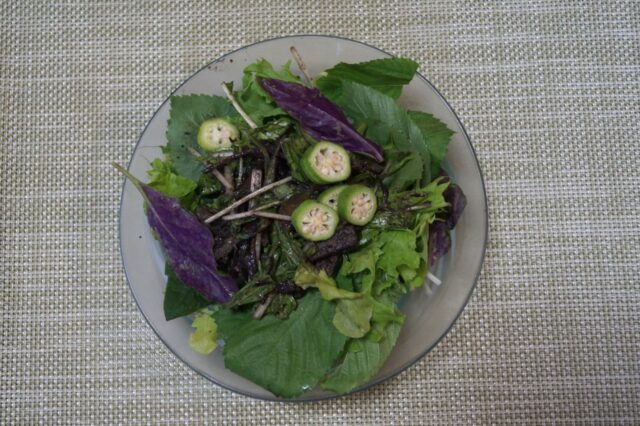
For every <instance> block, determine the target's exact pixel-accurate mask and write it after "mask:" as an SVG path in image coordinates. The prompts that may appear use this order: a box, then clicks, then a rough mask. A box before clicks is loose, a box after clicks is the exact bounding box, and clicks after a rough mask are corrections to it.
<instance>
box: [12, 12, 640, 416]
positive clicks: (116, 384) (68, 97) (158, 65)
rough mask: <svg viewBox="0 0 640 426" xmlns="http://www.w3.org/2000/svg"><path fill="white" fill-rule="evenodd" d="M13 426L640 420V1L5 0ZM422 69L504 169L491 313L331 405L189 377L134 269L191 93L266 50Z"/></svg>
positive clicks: (470, 317) (483, 302) (492, 166)
mask: <svg viewBox="0 0 640 426" xmlns="http://www.w3.org/2000/svg"><path fill="white" fill-rule="evenodd" d="M0 12H1V19H2V21H1V26H0V31H1V38H0V54H1V58H0V64H1V65H0V102H1V108H2V109H1V113H2V115H1V116H0V138H1V139H0V140H1V145H0V188H1V190H0V223H1V227H0V238H1V240H0V277H1V282H0V362H1V365H0V374H1V380H0V423H3V424H36V423H52V424H53V423H60V424H62V423H65V424H68V423H75V424H130V423H149V424H160V423H165V422H166V423H185V422H190V423H205V422H207V423H229V424H250V423H255V424H273V425H284V424H307V423H309V424H323V423H327V424H374V423H376V424H403V425H404V424H427V423H456V424H460V423H507V422H517V423H521V422H527V423H529V422H530V423H543V422H556V421H557V422H578V423H583V422H593V423H625V422H626V423H635V424H638V423H640V396H639V395H640V355H639V353H640V338H639V336H640V310H639V307H640V303H639V302H640V279H639V278H638V277H639V276H640V219H639V214H640V202H639V200H640V190H639V187H640V172H639V171H638V170H639V168H640V142H639V140H640V139H639V136H638V134H639V132H640V81H639V80H640V42H639V40H640V34H639V32H640V5H639V3H638V2H634V1H615V0H598V1H575V2H574V1H566V0H564V1H562V0H558V1H526V2H524V1H523V2H521V3H516V2H509V1H505V2H492V1H485V2H475V1H448V0H437V1H430V2H421V1H415V2H407V1H358V2H354V3H352V4H351V5H349V4H348V2H344V1H319V2H315V1H314V2H311V1H308V2H284V3H283V4H282V5H280V6H275V5H272V3H271V2H268V1H264V0H246V1H235V2H230V1H224V2H216V3H215V4H213V3H212V4H207V3H206V2H195V1H186V0H182V1H178V2H175V3H173V2H163V1H147V0H145V1H138V2H126V1H125V2H113V3H83V2H51V3H50V4H41V3H40V2H35V1H34V2H22V1H20V2H18V1H16V2H9V1H5V2H2V4H1V5H0ZM294 33H324V34H335V35H341V36H346V37H350V38H354V39H357V40H361V41H365V42H368V43H370V44H373V45H375V46H378V47H381V48H383V49H385V50H388V51H390V52H393V53H395V54H400V55H404V56H408V57H412V58H415V59H416V60H417V61H418V62H419V63H420V64H421V70H422V71H423V72H424V73H425V74H426V76H427V77H428V78H429V79H430V80H431V81H432V82H433V83H434V84H435V85H436V86H437V87H438V88H439V89H440V90H441V91H442V93H443V94H444V96H445V97H446V98H447V99H448V100H449V101H450V102H451V104H452V105H453V107H454V108H455V109H456V110H457V112H458V114H459V116H460V117H461V119H462V121H463V122H464V124H465V126H466V128H467V130H468V132H469V135H470V137H471V139H472V141H473V142H474V145H475V148H476V150H477V152H478V156H479V159H480V162H481V165H482V168H483V171H484V173H485V177H486V184H487V192H488V197H489V209H490V226H491V228H490V240H491V241H490V243H489V246H488V251H487V258H486V262H485V266H484V272H483V274H482V277H481V279H480V281H479V285H478V288H477V291H476V294H475V295H474V297H473V298H472V300H471V302H470V304H469V306H468V307H467V309H466V310H465V312H464V314H463V315H462V316H461V318H460V320H459V321H458V322H457V324H456V325H455V326H454V328H453V329H452V331H451V332H450V333H449V335H448V336H447V337H446V338H445V339H444V341H443V342H442V343H441V344H440V345H438V347H437V348H436V349H435V350H434V351H433V352H431V353H430V354H429V355H428V356H426V357H425V359H423V360H422V361H421V362H419V363H418V364H416V365H415V366H413V367H412V368H410V369H409V370H408V371H406V372H404V373H402V374H401V375H400V376H399V377H397V378H395V379H393V380H390V381H388V382H387V383H385V384H383V385H380V386H377V387H375V388H373V389H371V390H369V391H366V392H362V393H359V394H356V395H352V396H348V397H345V398H341V399H336V400H330V401H327V402H318V403H306V404H288V403H269V402H262V401H257V400H252V399H249V398H246V397H243V396H239V395H235V394H232V393H230V392H228V391H226V390H223V389H220V388H218V387H217V386H216V385H214V384H211V383H209V382H207V381H206V380H204V379H203V378H201V377H199V376H198V375H197V374H196V373H194V372H193V371H191V370H190V369H189V368H187V367H186V366H185V365H183V364H182V363H181V362H180V361H178V360H177V359H176V358H175V357H174V356H173V355H172V354H171V353H170V352H169V351H168V350H167V349H166V348H165V347H164V346H163V344H162V343H161V342H160V341H159V340H158V339H157V338H156V336H155V335H154V333H153V332H152V331H151V328H150V327H149V326H148V325H147V324H146V323H145V321H144V319H143V318H142V316H141V315H140V314H139V313H138V311H137V309H136V306H135V303H134V302H133V299H132V296H131V295H130V293H129V290H128V287H127V285H126V282H125V278H124V274H123V270H122V266H121V263H120V258H119V253H118V238H117V222H118V215H117V211H118V206H119V195H120V189H121V184H122V178H121V177H120V176H119V175H118V174H117V173H116V172H115V171H114V170H113V169H112V168H111V167H110V166H109V165H108V164H109V162H110V161H113V160H116V161H119V162H122V163H125V162H126V161H127V160H128V158H129V156H130V154H131V152H132V150H133V147H134V145H135V143H136V140H137V138H138V136H139V134H140V132H141V131H142V129H143V127H144V125H145V123H146V121H147V120H148V119H149V118H150V117H151V115H152V113H153V111H154V110H155V109H156V108H157V107H158V105H159V104H160V103H161V102H162V100H163V99H164V98H165V97H166V96H167V95H168V94H169V93H170V92H171V90H172V89H173V88H175V87H176V86H177V85H178V84H179V83H180V82H181V81H182V80H183V79H185V78H186V77H188V76H189V75H190V74H191V73H192V72H194V71H195V70H196V69H198V68H199V67H200V66H201V65H203V64H205V63H207V62H209V61H210V60H212V59H213V58H215V57H217V56H219V55H221V54H223V53H225V52H227V51H230V50H233V49H236V48H238V47H240V46H243V45H245V44H248V43H251V42H255V41H258V40H261V39H265V38H270V37H274V36H279V35H283V34H294Z"/></svg>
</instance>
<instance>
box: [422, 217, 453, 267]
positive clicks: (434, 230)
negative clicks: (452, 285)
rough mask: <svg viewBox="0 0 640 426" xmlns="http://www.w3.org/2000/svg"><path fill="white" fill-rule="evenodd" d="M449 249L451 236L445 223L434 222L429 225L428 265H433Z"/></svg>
mask: <svg viewBox="0 0 640 426" xmlns="http://www.w3.org/2000/svg"><path fill="white" fill-rule="evenodd" d="M449 249H451V236H450V235H449V228H448V227H447V224H446V223H445V222H442V221H440V220H436V221H435V222H433V223H432V224H431V225H429V242H428V250H429V265H433V264H434V263H435V262H436V260H437V259H438V258H440V257H442V256H444V255H445V254H447V252H448V251H449Z"/></svg>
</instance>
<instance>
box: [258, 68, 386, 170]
mask: <svg viewBox="0 0 640 426" xmlns="http://www.w3.org/2000/svg"><path fill="white" fill-rule="evenodd" d="M258 82H259V83H260V86H261V87H262V88H263V89H264V90H265V92H267V93H268V94H269V95H270V96H271V98H272V99H273V101H274V102H275V103H276V104H277V105H278V106H279V107H280V108H282V109H283V110H285V111H286V112H287V113H289V115H291V116H292V117H293V118H295V119H296V120H297V121H298V122H299V123H300V126H301V127H302V128H303V129H304V130H305V131H306V132H307V133H309V134H310V135H311V136H313V137H314V138H316V139H320V140H325V141H329V142H334V143H337V144H339V145H342V146H343V147H344V148H345V149H346V150H348V151H352V152H357V153H359V154H365V155H368V156H370V157H373V158H374V159H375V160H376V161H382V160H383V159H384V158H383V156H382V148H381V147H380V146H379V145H376V144H375V143H373V142H371V141H370V140H369V139H367V138H365V137H364V136H362V135H361V134H360V133H358V131H357V130H356V129H354V128H353V126H351V124H350V123H349V120H348V119H347V117H346V116H345V115H344V113H343V112H342V110H341V109H340V108H339V107H338V106H337V105H335V104H333V103H332V102H331V101H329V99H327V98H325V97H324V96H323V95H322V94H321V93H320V91H319V90H318V89H314V88H310V87H306V86H303V85H301V84H297V83H290V82H286V81H282V80H275V79H270V78H259V79H258Z"/></svg>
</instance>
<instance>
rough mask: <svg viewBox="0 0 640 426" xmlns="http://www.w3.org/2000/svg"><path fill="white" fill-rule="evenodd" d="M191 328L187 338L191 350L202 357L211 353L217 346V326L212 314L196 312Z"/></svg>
mask: <svg viewBox="0 0 640 426" xmlns="http://www.w3.org/2000/svg"><path fill="white" fill-rule="evenodd" d="M191 327H193V328H195V331H193V332H192V333H191V335H190V336H189V346H191V349H193V350H194V351H196V352H198V353H200V354H203V355H207V354H210V353H211V352H213V350H214V349H215V348H216V347H217V346H218V342H217V339H218V326H217V324H216V320H215V319H213V316H212V312H211V311H208V310H204V311H201V312H198V313H197V314H196V317H195V318H194V319H193V322H192V323H191Z"/></svg>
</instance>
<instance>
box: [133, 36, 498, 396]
mask: <svg viewBox="0 0 640 426" xmlns="http://www.w3.org/2000/svg"><path fill="white" fill-rule="evenodd" d="M290 46H296V48H297V49H298V51H299V52H300V53H301V54H302V56H303V57H304V59H305V62H306V63H307V65H308V67H309V69H310V71H311V73H312V74H315V73H319V72H321V71H322V70H324V69H326V68H330V67H331V66H333V65H335V64H336V63H338V62H361V61H366V60H370V59H377V58H384V57H388V56H390V55H388V54H387V53H385V52H383V51H380V50H378V49H376V48H374V47H371V46H368V45H365V44H362V43H359V42H355V41H351V40H346V39H340V38H335V37H325V36H294V37H285V38H278V39H274V40H268V41H265V42H261V43H257V44H254V45H251V46H248V47H245V48H242V49H240V50H237V51H235V52H232V53H230V54H228V55H226V56H224V57H223V58H221V59H219V60H217V61H215V62H213V63H211V64H210V65H208V66H206V67H204V68H203V69H201V70H200V71H198V72H197V73H196V74H194V75H193V76H192V77H191V78H189V79H188V80H187V81H186V82H185V83H183V84H182V86H180V87H179V88H178V89H177V90H176V91H175V93H174V94H175V95H183V94H191V93H202V94H217V95H221V94H222V91H221V90H220V84H221V83H222V82H228V81H233V82H234V83H235V84H236V85H237V86H238V87H239V85H241V76H242V70H243V68H244V67H245V66H246V65H247V64H249V63H251V62H254V61H255V60H257V59H258V58H260V57H263V58H265V59H267V60H269V61H270V62H271V63H272V64H274V65H275V66H277V65H279V64H283V63H285V62H286V61H288V60H290V59H291V57H290V53H289V47H290ZM400 103H401V104H402V105H403V106H405V107H407V108H410V109H415V110H421V111H425V112H429V113H431V114H433V115H435V116H436V117H438V118H439V119H440V120H442V121H444V122H445V123H446V124H447V125H448V126H449V127H450V128H451V129H452V130H454V131H455V135H454V136H453V138H452V141H451V144H450V146H449V150H448V153H447V156H446V159H445V161H446V165H447V169H448V170H449V171H450V173H451V174H452V175H453V177H454V179H455V180H456V182H458V184H459V185H460V186H461V187H462V188H463V190H464V192H465V194H466V196H467V202H468V204H467V207H466V210H465V212H464V214H463V215H462V218H461V219H460V221H459V223H458V225H457V227H456V231H455V235H454V238H453V240H454V247H453V249H452V250H451V252H450V253H449V254H448V255H447V256H446V257H445V258H444V259H443V260H442V261H441V262H440V264H439V265H438V268H437V269H436V271H435V273H436V275H438V276H439V277H440V278H441V279H442V281H443V283H442V285H441V286H438V287H436V286H433V285H429V283H427V284H426V285H425V286H424V287H423V288H421V289H418V290H416V291H415V292H413V293H412V294H411V296H410V297H408V298H406V302H405V303H404V305H403V306H402V309H403V311H404V313H405V314H406V315H407V320H406V321H405V325H404V327H403V330H402V333H401V335H400V337H399V339H398V343H397V345H396V347H395V349H394V351H393V353H392V354H391V356H390V357H389V359H388V361H387V362H386V363H385V365H384V366H383V368H382V369H381V370H380V372H379V373H378V375H377V376H376V377H375V378H374V379H373V380H372V381H371V382H370V383H369V384H368V385H371V384H375V383H379V382H380V381H382V380H385V379H387V378H389V377H391V376H394V375H396V374H398V373H399V372H401V371H402V370H404V369H405V368H407V367H408V366H409V365H411V364H413V363H414V362H415V361H417V360H418V359H420V358H421V357H422V356H423V355H424V354H425V353H426V352H428V351H429V350H430V349H431V348H432V347H433V346H435V345H436V343H437V342H438V341H439V340H440V339H441V338H442V337H443V336H444V335H445V334H446V332H447V331H448V330H449V328H450V327H451V325H452V324H453V323H454V321H455V320H456V318H457V317H458V315H459V314H460V312H461V311H462V309H463V308H464V306H465V304H466V302H467V300H468V298H469V297H470V295H471V293H472V291H473V287H474V286H475V282H476V280H477V277H478V275H479V272H480V267H481V265H482V260H483V257H484V247H485V243H486V237H487V234H486V233H487V206H486V198H485V192H484V186H483V181H482V176H481V172H480V169H479V166H478V163H477V160H476V157H475V154H474V152H473V149H472V147H471V143H470V141H469V139H468V137H467V135H466V133H465V131H464V129H463V127H462V125H461V124H460V122H459V120H458V119H457V117H456V116H455V114H454V113H453V111H452V110H451V108H450V107H449V105H448V104H447V103H446V101H445V100H444V99H443V98H442V96H441V95H440V94H439V93H438V92H437V91H436V90H435V88H434V87H433V86H432V85H431V84H430V83H429V82H428V81H426V80H425V79H424V78H423V77H421V76H416V77H415V78H414V79H413V81H412V82H411V83H410V84H409V86H408V87H406V88H405V89H404V92H403V95H402V97H401V99H400ZM168 116H169V102H165V103H163V104H162V106H161V107H160V108H159V109H158V111H157V112H156V114H155V115H154V116H153V117H152V119H151V120H150V122H149V124H148V125H147V127H146V129H145V130H144V132H143V134H142V136H141V137H140V141H139V142H138V145H137V146H136V148H135V151H134V153H133V156H132V159H131V162H130V164H129V170H130V171H131V173H132V174H133V175H134V176H137V177H138V178H141V179H143V180H144V178H145V177H146V171H147V169H148V168H149V161H150V160H152V159H154V158H157V157H161V156H162V153H161V151H160V146H161V145H164V144H165V143H166V138H165V131H166V123H167V119H168ZM142 204H143V203H142V198H141V197H140V195H139V194H138V192H137V191H136V189H135V188H134V186H133V185H132V184H131V183H130V182H126V183H125V185H124V188H123V193H122V200H121V208H120V244H121V252H122V259H123V263H124V269H125V273H126V275H127V279H128V281H129V285H130V287H131V291H132V293H133V295H134V298H135V300H136V302H137V303H138V306H139V307H140V310H141V312H142V313H143V315H144V316H145V318H146V319H147V321H148V322H149V324H150V325H151V327H152V328H153V330H154V331H155V332H156V333H157V334H158V336H159V337H160V339H161V340H162V341H163V342H164V343H165V344H166V345H167V346H168V347H169V349H171V351H172V352H174V353H175V355H176V356H178V358H180V359H181V360H182V361H184V362H185V363H186V364H188V365H189V366H190V367H191V368H193V369H194V370H196V371H197V372H199V373H200V374H202V375H203V376H205V377H207V378H208V379H210V380H212V381H213V382H215V383H217V384H219V385H221V386H223V387H225V388H228V389H231V390H233V391H236V392H239V393H242V394H245V395H249V396H252V397H257V398H264V399H276V397H274V396H273V395H272V394H271V393H270V392H268V391H266V390H264V389H263V388H261V387H259V386H257V385H255V384H253V383H251V382H250V381H248V380H246V379H243V378H242V377H239V376H237V375H236V374H234V373H233V372H231V371H229V370H227V369H225V368H224V361H223V358H222V355H221V354H220V351H215V352H214V353H212V354H211V355H209V356H204V355H200V354H197V353H195V352H193V351H192V350H191V349H190V348H189V345H188V343H187V341H188V337H189V334H190V333H191V326H190V321H189V320H188V319H186V318H180V319H176V320H173V321H165V319H164V314H163V309H162V302H163V295H164V287H165V283H166V277H165V276H164V259H163V257H162V254H161V252H160V248H159V246H158V244H157V242H156V241H155V240H154V239H153V237H152V235H151V233H150V230H149V226H148V224H147V220H146V217H145V215H144V212H143V208H142V207H143V206H142ZM368 385H365V386H363V387H362V388H365V387H367V386H368ZM332 395H333V394H331V393H328V392H324V391H322V390H319V389H314V390H312V391H310V392H308V393H306V394H305V395H304V396H302V397H301V398H299V399H300V400H313V399H321V398H325V397H329V396H332Z"/></svg>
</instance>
